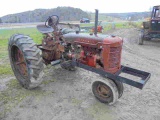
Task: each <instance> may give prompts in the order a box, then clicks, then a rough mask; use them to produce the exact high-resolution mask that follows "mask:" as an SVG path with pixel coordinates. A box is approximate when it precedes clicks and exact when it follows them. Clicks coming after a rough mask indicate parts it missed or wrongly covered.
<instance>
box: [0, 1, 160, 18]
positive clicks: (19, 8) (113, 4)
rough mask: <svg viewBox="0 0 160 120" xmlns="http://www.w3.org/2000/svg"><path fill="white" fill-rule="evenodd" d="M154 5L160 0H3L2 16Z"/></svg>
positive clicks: (128, 9)
mask: <svg viewBox="0 0 160 120" xmlns="http://www.w3.org/2000/svg"><path fill="white" fill-rule="evenodd" d="M2 1H3V2H2ZM154 5H160V0H1V2H0V17H1V16H4V15H7V14H13V13H19V12H24V11H28V10H34V9H38V8H45V9H49V8H56V7H58V6H70V7H75V8H80V9H82V10H84V11H91V12H94V9H98V10H99V12H100V13H115V12H116V13H118V12H119V13H121V12H144V11H149V8H151V7H152V6H154Z"/></svg>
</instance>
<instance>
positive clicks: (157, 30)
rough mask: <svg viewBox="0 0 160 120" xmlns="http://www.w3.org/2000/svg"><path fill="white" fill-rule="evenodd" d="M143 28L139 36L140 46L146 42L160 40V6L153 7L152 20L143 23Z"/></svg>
mask: <svg viewBox="0 0 160 120" xmlns="http://www.w3.org/2000/svg"><path fill="white" fill-rule="evenodd" d="M142 27H143V28H142V29H141V32H140V35H139V41H138V43H139V45H143V42H144V40H151V39H152V38H158V39H160V5H159V6H154V7H153V10H152V13H151V18H150V20H148V21H145V22H143V25H142Z"/></svg>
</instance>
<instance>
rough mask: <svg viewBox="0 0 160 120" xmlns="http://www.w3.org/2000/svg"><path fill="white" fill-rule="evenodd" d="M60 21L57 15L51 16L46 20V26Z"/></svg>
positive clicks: (54, 24)
mask: <svg viewBox="0 0 160 120" xmlns="http://www.w3.org/2000/svg"><path fill="white" fill-rule="evenodd" d="M58 23H59V17H58V16H57V15H52V16H49V17H48V19H47V20H46V21H45V26H46V27H52V26H56V25H57V24H58Z"/></svg>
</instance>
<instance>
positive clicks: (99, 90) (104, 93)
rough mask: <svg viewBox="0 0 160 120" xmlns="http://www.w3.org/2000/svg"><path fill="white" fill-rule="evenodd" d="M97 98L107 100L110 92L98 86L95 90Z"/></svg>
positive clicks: (105, 87)
mask: <svg viewBox="0 0 160 120" xmlns="http://www.w3.org/2000/svg"><path fill="white" fill-rule="evenodd" d="M96 90H97V93H98V95H99V96H101V97H103V98H109V97H110V95H111V90H110V88H109V87H108V86H106V85H102V84H99V85H98V86H97V88H96Z"/></svg>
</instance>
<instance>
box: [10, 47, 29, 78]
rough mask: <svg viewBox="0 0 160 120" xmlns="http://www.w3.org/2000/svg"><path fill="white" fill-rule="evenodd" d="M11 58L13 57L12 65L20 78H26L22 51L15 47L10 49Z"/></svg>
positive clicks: (25, 65) (25, 66)
mask: <svg viewBox="0 0 160 120" xmlns="http://www.w3.org/2000/svg"><path fill="white" fill-rule="evenodd" d="M12 57H13V58H12V59H13V64H14V66H15V68H16V70H17V71H18V72H19V74H20V75H21V76H22V77H27V76H28V72H27V64H26V61H25V59H24V56H23V53H22V51H21V50H20V49H19V48H18V47H17V46H13V47H12Z"/></svg>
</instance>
